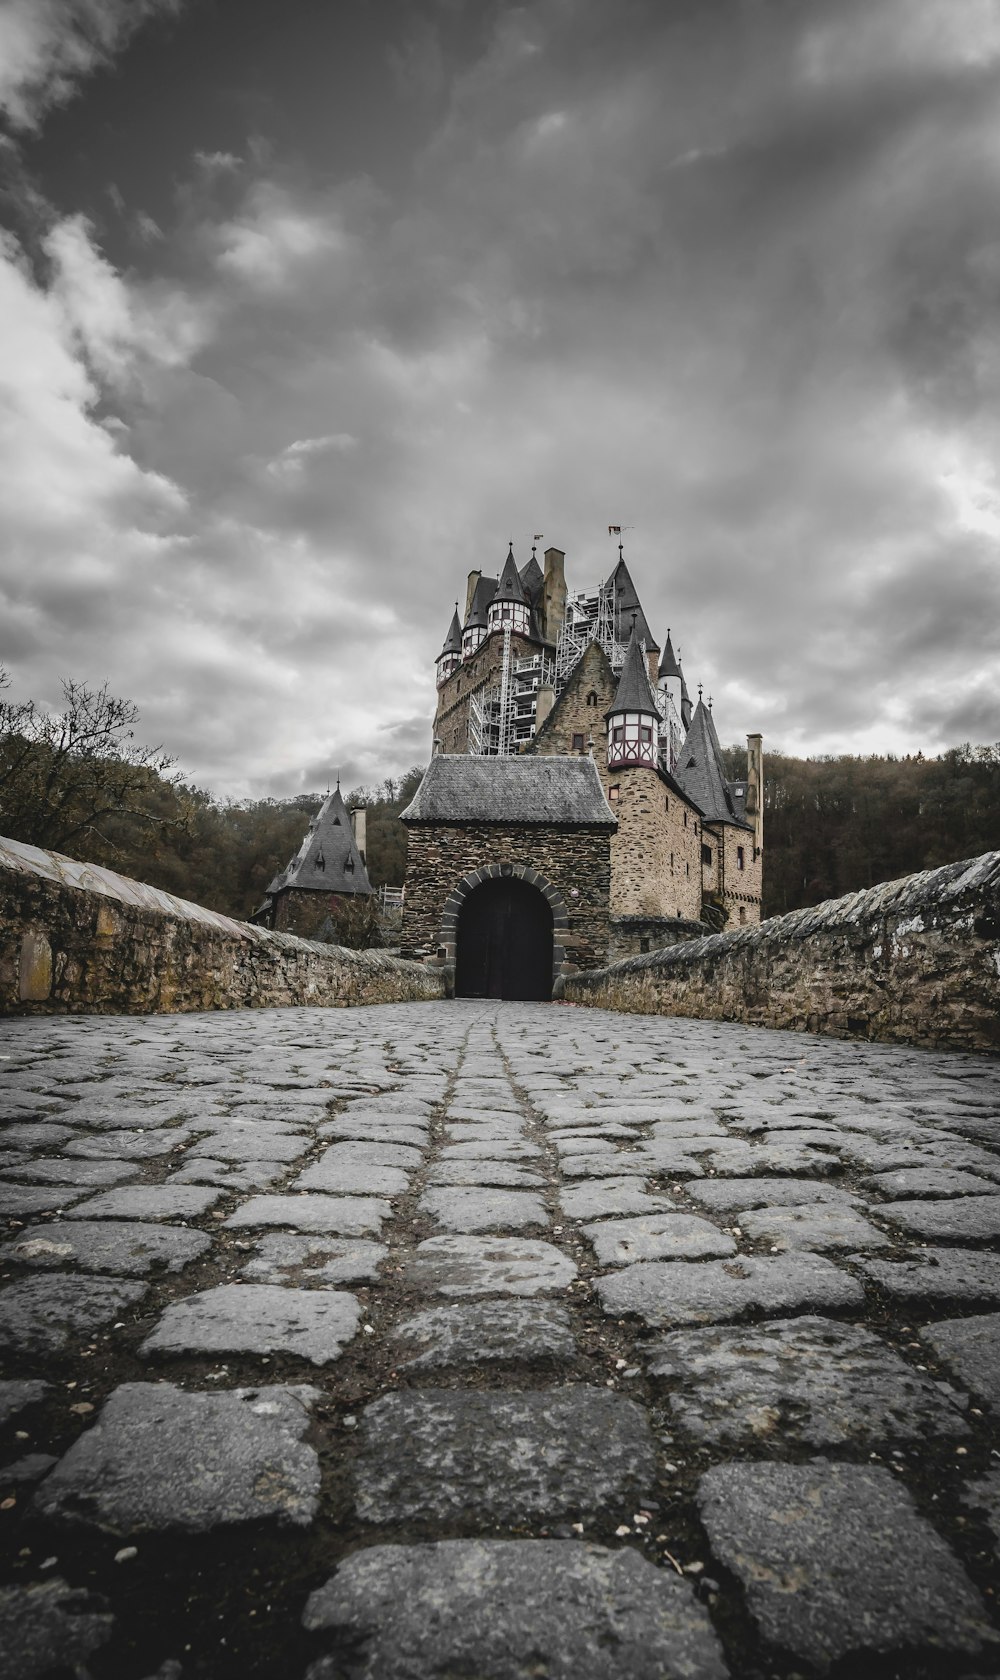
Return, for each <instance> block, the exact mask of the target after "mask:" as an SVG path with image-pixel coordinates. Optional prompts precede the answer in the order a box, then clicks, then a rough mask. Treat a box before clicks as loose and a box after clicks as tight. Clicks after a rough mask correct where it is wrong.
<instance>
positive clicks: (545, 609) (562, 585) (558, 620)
mask: <svg viewBox="0 0 1000 1680" xmlns="http://www.w3.org/2000/svg"><path fill="white" fill-rule="evenodd" d="M565 564H566V556H565V554H564V553H563V551H562V549H561V548H547V549H546V550H545V578H544V582H543V584H542V634H543V635H544V637H545V640H546V641H547V642H554V641H556V640H557V639H558V636H559V632H560V630H561V629H562V622H563V619H564V618H565V617H566V573H565V570H564V568H565Z"/></svg>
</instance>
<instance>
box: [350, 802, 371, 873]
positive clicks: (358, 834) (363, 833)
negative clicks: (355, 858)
mask: <svg viewBox="0 0 1000 1680" xmlns="http://www.w3.org/2000/svg"><path fill="white" fill-rule="evenodd" d="M351 827H352V828H353V830H354V844H355V845H356V846H357V848H358V851H359V852H360V853H361V861H362V863H363V864H364V865H365V868H366V869H367V867H368V857H367V846H368V812H367V811H366V810H365V808H364V806H363V805H359V806H358V807H357V809H356V810H354V811H352V812H351Z"/></svg>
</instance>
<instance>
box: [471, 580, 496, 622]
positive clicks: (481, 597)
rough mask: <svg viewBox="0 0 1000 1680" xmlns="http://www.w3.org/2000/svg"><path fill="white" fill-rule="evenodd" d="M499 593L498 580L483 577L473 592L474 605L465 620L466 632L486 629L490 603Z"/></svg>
mask: <svg viewBox="0 0 1000 1680" xmlns="http://www.w3.org/2000/svg"><path fill="white" fill-rule="evenodd" d="M496 592H497V580H496V578H493V577H481V578H480V579H479V581H478V583H477V584H476V587H475V589H474V590H473V592H472V605H471V606H470V608H469V613H468V617H467V618H466V620H465V628H466V630H476V629H483V630H485V629H486V623H487V615H488V613H489V610H490V602H491V601H492V599H493V597H494V595H495V594H496Z"/></svg>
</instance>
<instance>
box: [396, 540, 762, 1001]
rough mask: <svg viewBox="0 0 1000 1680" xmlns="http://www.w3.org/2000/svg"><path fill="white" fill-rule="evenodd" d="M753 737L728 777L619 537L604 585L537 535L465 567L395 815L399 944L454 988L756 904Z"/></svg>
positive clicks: (596, 961) (652, 945) (522, 986)
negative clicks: (578, 579)
mask: <svg viewBox="0 0 1000 1680" xmlns="http://www.w3.org/2000/svg"><path fill="white" fill-rule="evenodd" d="M762 778H763V766H762V755H761V737H760V736H759V735H751V736H749V737H748V757H747V773H746V776H745V777H744V778H743V779H741V780H738V781H732V780H730V779H728V778H727V776H726V772H725V768H724V765H723V761H722V754H721V749H720V745H719V737H718V734H717V732H716V727H715V722H714V719H713V717H712V705H711V701H709V702H708V703H707V704H706V703H705V701H704V700H703V699H702V697H701V693H700V691H699V696H698V701H697V704H696V705H692V703H691V699H690V696H689V694H688V691H687V686H686V683H685V680H684V673H683V670H682V667H681V662H680V660H679V659H678V657H677V656H676V654H675V652H674V649H673V644H672V641H671V633H670V631H669V630H668V632H667V636H666V641H665V644H664V645H663V647H661V646H660V644H659V643H658V642H657V640H656V638H655V637H654V636H653V634H652V631H651V630H650V627H649V624H648V621H647V619H646V615H645V613H644V612H643V609H642V605H641V603H640V601H639V597H638V594H637V593H636V589H635V586H634V584H633V582H632V578H631V576H630V574H629V570H628V567H627V566H626V564H625V560H624V556H623V553H622V548H621V544H619V558H618V564H617V566H616V567H615V569H614V571H613V572H612V574H611V576H610V577H609V578H608V579H607V581H606V582H605V583H603V584H601V585H600V586H599V587H598V588H597V589H596V590H592V591H589V592H588V591H584V592H580V593H575V594H573V593H570V592H569V591H568V590H567V586H566V577H565V555H564V554H563V552H562V551H561V550H560V549H558V548H548V549H546V551H545V555H544V569H543V568H542V567H540V566H539V564H538V560H537V557H536V552H535V549H534V548H533V549H532V553H531V558H530V560H529V561H528V562H527V564H526V565H524V566H523V567H522V568H520V569H519V568H518V566H517V562H516V561H515V558H514V553H513V545H511V547H510V550H509V552H508V554H507V558H506V561H505V563H504V565H503V567H502V569H501V571H500V575H499V577H487V576H484V575H483V574H482V573H481V572H479V571H473V572H470V573H469V577H468V587H467V590H466V599H465V617H464V621H461V620H460V619H459V615H458V606H457V603H456V608H455V613H454V616H453V618H452V621H451V624H450V626H449V628H448V633H447V635H446V637H445V641H444V646H443V647H442V649H441V653H440V654H439V656H438V659H437V709H436V713H435V718H434V756H433V757H432V759H431V763H430V765H429V766H428V769H427V771H426V773H425V776H424V779H423V781H422V782H421V785H420V787H419V789H418V790H417V793H416V795H415V796H414V799H413V800H412V802H411V804H410V805H409V806H408V807H407V809H406V810H405V811H404V812H403V814H402V820H403V822H404V823H405V824H406V826H407V829H408V836H409V856H408V863H407V883H406V902H405V911H404V924H403V927H404V931H403V948H404V953H405V954H408V955H413V956H422V957H423V958H424V959H425V960H427V961H431V962H436V963H440V964H441V965H442V966H444V967H446V968H447V969H449V970H450V969H451V967H452V965H454V967H455V984H456V988H457V990H458V991H459V992H460V993H463V994H465V995H471V996H477V995H492V996H504V997H510V996H514V997H516V996H522V997H545V996H549V995H550V994H551V984H552V979H553V978H554V977H557V976H558V975H559V974H560V973H568V972H573V971H574V970H575V969H578V968H589V967H597V966H600V965H602V964H603V963H605V962H606V961H608V960H609V958H615V957H618V956H624V955H628V954H631V953H633V952H638V951H644V950H652V949H656V948H657V947H658V946H661V945H664V944H668V943H671V942H673V941H674V940H676V939H677V938H683V937H691V936H692V935H693V934H695V933H700V932H704V931H706V926H705V924H706V922H707V923H708V925H709V926H713V927H717V926H720V925H729V926H733V925H737V926H738V925H740V924H743V923H753V922H758V921H759V920H760V904H761V872H762V849H763V811H762V793H763V779H762Z"/></svg>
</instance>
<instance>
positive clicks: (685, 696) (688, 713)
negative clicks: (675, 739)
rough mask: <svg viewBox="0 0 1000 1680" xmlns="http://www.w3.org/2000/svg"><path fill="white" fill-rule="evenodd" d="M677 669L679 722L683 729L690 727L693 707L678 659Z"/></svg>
mask: <svg viewBox="0 0 1000 1680" xmlns="http://www.w3.org/2000/svg"><path fill="white" fill-rule="evenodd" d="M677 669H678V671H680V677H681V724H682V725H683V727H684V728H685V729H690V727H691V717H692V714H693V712H694V707H693V706H692V705H691V696H690V694H689V693H688V685H687V683H686V682H685V681H684V671H683V668H682V666H681V662H680V660H679V659H678V661H677Z"/></svg>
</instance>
